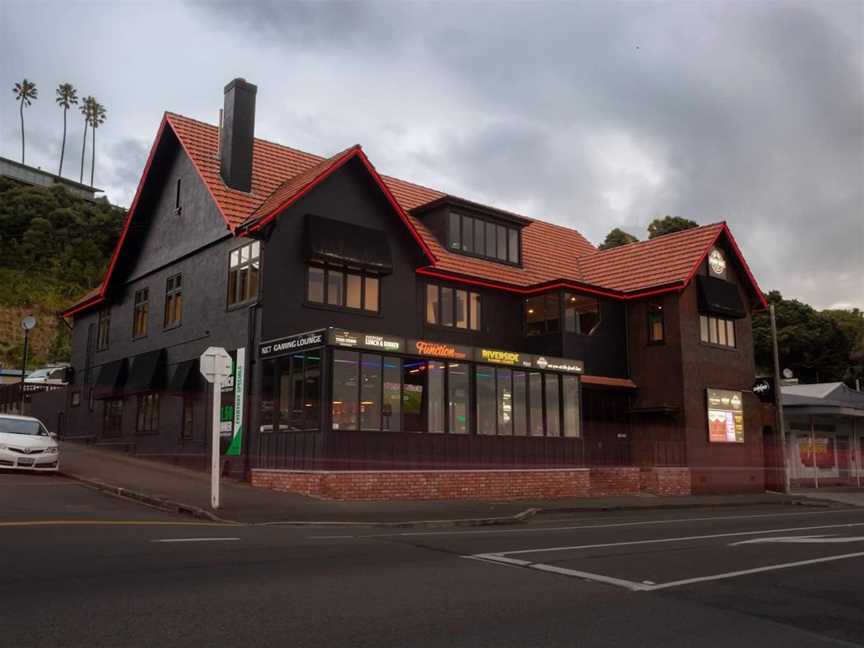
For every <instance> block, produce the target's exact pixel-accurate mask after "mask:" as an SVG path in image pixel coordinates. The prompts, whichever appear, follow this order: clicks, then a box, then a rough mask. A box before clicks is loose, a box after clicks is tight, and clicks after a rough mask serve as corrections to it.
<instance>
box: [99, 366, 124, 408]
mask: <svg viewBox="0 0 864 648" xmlns="http://www.w3.org/2000/svg"><path fill="white" fill-rule="evenodd" d="M125 382H126V358H121V359H120V360H115V361H114V362H108V363H106V364H104V365H102V366H101V367H100V368H99V375H98V376H97V377H96V383H95V385H94V388H95V390H96V395H97V396H98V397H100V398H105V397H107V396H112V395H114V394H116V393H117V392H119V391H121V390H122V389H123V384H124V383H125Z"/></svg>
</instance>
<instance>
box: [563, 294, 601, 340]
mask: <svg viewBox="0 0 864 648" xmlns="http://www.w3.org/2000/svg"><path fill="white" fill-rule="evenodd" d="M599 325H600V302H598V301H597V299H595V298H594V297H585V296H584V295H576V294H574V293H566V292H565V293H564V330H565V331H566V332H567V333H581V334H583V335H592V334H593V333H594V332H595V331H596V330H597V327H598V326H599Z"/></svg>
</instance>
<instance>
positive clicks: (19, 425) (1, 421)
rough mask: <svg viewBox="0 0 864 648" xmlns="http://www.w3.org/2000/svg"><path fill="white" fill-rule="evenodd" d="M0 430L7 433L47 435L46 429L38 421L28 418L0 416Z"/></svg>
mask: <svg viewBox="0 0 864 648" xmlns="http://www.w3.org/2000/svg"><path fill="white" fill-rule="evenodd" d="M0 432H5V433H7V434H31V435H36V436H48V430H46V429H45V428H44V427H43V426H42V424H41V423H40V422H39V421H32V420H28V419H8V418H0Z"/></svg>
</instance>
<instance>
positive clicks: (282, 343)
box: [258, 329, 327, 360]
mask: <svg viewBox="0 0 864 648" xmlns="http://www.w3.org/2000/svg"><path fill="white" fill-rule="evenodd" d="M326 334H327V329H320V330H317V331H309V332H308V333H299V334H297V335H290V336H288V337H282V338H278V339H275V340H268V341H266V342H262V343H261V344H259V345H258V357H259V358H261V359H262V360H266V359H267V358H275V357H278V356H281V355H286V354H289V353H296V352H298V351H303V350H305V349H311V348H314V347H318V346H321V345H322V344H324V336H325V335H326Z"/></svg>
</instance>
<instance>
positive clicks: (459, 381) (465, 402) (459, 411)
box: [447, 362, 470, 434]
mask: <svg viewBox="0 0 864 648" xmlns="http://www.w3.org/2000/svg"><path fill="white" fill-rule="evenodd" d="M469 402H470V382H469V375H468V365H467V364H464V363H458V362H451V363H448V365H447V408H448V410H449V414H448V416H449V421H448V425H449V427H448V429H449V431H450V434H468V429H469V428H468V408H469Z"/></svg>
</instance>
